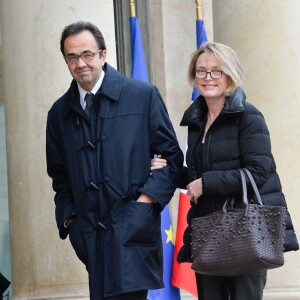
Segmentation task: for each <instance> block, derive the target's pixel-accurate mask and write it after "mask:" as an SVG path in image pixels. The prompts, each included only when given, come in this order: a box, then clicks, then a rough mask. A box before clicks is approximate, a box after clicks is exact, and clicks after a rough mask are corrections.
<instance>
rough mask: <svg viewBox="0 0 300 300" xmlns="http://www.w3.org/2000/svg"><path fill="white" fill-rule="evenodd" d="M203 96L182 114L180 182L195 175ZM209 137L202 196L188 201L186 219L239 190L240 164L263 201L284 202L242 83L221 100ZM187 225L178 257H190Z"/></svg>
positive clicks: (289, 237)
mask: <svg viewBox="0 0 300 300" xmlns="http://www.w3.org/2000/svg"><path fill="white" fill-rule="evenodd" d="M207 110H208V108H207V105H206V102H205V99H204V98H203V97H202V96H200V97H199V98H198V99H197V100H196V101H195V102H194V103H192V105H191V106H190V107H189V108H188V109H187V111H186V112H185V113H184V116H183V119H182V121H181V124H180V125H181V126H188V150H187V154H186V162H187V166H188V167H187V168H185V170H184V174H183V178H182V179H183V180H182V186H183V187H185V186H186V185H187V184H188V183H189V182H191V181H193V180H195V179H197V170H196V169H195V162H194V150H195V146H196V144H197V143H198V142H201V141H200V137H201V135H202V134H201V132H202V131H203V128H204V126H205V121H206V116H207ZM206 139H207V142H206V143H205V144H203V147H204V148H203V154H204V155H203V173H202V184H203V195H202V196H201V198H200V199H199V201H198V204H196V205H194V204H193V205H192V207H191V209H190V210H189V213H188V216H187V219H188V220H187V221H188V224H189V225H190V223H191V219H192V218H194V217H198V216H203V215H206V214H208V213H211V212H213V211H216V210H220V209H221V208H222V206H223V204H224V201H225V199H226V197H227V196H236V195H239V194H240V195H241V193H242V189H241V179H240V175H239V171H238V169H239V168H241V167H246V168H248V169H249V171H250V172H251V174H252V175H253V177H254V180H255V182H256V184H257V186H258V188H259V192H260V194H261V197H262V201H263V203H264V204H266V205H279V206H285V207H286V202H285V198H284V195H283V193H282V190H281V184H280V180H279V177H278V174H277V173H276V165H275V161H274V158H273V155H272V153H271V143H270V135H269V131H268V128H267V126H266V123H265V120H264V117H263V116H262V114H261V113H260V112H259V111H258V109H257V108H255V107H254V106H253V105H251V104H250V103H248V102H246V96H245V94H244V92H243V91H242V89H241V88H237V89H236V90H235V91H234V92H233V93H232V94H231V96H230V97H228V98H227V99H226V101H225V104H224V107H223V109H222V111H221V113H220V114H219V116H218V117H217V119H216V120H215V122H214V123H213V124H212V125H211V127H210V128H209V130H208V132H207V135H206ZM286 225H287V227H286V237H285V244H284V248H285V251H291V250H298V249H299V245H298V242H297V238H296V235H295V232H294V228H293V224H292V221H291V218H290V216H289V215H288V218H287V222H286ZM190 240H191V239H190V227H188V228H187V229H186V231H185V233H184V238H183V242H184V245H183V247H182V248H181V250H180V252H179V255H178V258H177V259H178V261H179V262H184V261H191V249H190Z"/></svg>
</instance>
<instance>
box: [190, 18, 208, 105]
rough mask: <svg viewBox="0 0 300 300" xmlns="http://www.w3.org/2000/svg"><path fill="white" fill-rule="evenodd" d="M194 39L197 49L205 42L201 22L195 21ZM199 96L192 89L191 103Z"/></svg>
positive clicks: (203, 28)
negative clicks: (195, 39) (195, 38)
mask: <svg viewBox="0 0 300 300" xmlns="http://www.w3.org/2000/svg"><path fill="white" fill-rule="evenodd" d="M196 37H197V49H198V48H199V47H200V45H201V44H203V43H205V42H207V36H206V31H205V27H204V22H203V20H196ZM199 96H200V94H199V92H198V90H197V89H196V88H195V87H194V89H193V94H192V101H194V100H196V99H197V98H198V97H199Z"/></svg>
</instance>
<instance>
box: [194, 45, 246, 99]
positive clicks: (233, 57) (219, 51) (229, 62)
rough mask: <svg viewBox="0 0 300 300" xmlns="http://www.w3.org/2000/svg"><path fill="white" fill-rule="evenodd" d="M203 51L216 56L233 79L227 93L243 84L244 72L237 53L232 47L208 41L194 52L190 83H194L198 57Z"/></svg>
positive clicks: (223, 69) (219, 63) (225, 72)
mask: <svg viewBox="0 0 300 300" xmlns="http://www.w3.org/2000/svg"><path fill="white" fill-rule="evenodd" d="M203 53H207V54H210V55H212V56H214V57H215V59H216V60H217V62H218V65H219V67H220V69H221V71H223V73H224V74H226V75H227V76H228V77H229V78H230V79H231V84H230V85H229V86H228V88H227V90H226V91H225V94H226V95H228V94H230V93H231V92H233V91H234V90H235V89H236V88H237V87H238V86H240V85H241V84H242V81H243V75H244V74H243V68H242V66H241V63H240V61H239V59H238V56H237V54H236V53H235V51H234V50H232V49H231V48H230V47H228V46H226V45H223V44H220V43H215V42H206V43H204V44H202V45H201V46H200V47H199V48H198V50H197V51H195V52H194V53H193V54H192V58H191V61H190V65H189V70H188V81H189V83H190V84H193V83H194V80H195V72H196V63H197V60H198V57H199V56H200V55H201V54H203Z"/></svg>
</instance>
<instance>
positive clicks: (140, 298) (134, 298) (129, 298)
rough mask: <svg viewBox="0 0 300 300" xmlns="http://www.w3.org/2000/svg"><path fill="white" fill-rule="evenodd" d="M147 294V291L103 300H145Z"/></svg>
mask: <svg viewBox="0 0 300 300" xmlns="http://www.w3.org/2000/svg"><path fill="white" fill-rule="evenodd" d="M147 294H148V291H138V292H132V293H126V294H121V295H117V296H113V297H109V298H105V300H147Z"/></svg>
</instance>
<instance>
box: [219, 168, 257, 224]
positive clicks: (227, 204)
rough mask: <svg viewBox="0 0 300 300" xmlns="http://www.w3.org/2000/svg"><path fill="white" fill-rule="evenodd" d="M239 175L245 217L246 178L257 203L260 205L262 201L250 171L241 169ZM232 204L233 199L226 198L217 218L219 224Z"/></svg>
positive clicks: (246, 199)
mask: <svg viewBox="0 0 300 300" xmlns="http://www.w3.org/2000/svg"><path fill="white" fill-rule="evenodd" d="M239 172H240V175H241V179H242V190H243V204H244V207H243V209H244V215H247V211H248V205H249V201H248V192H247V183H246V176H247V177H248V178H249V181H250V183H251V186H252V189H253V191H254V194H255V197H256V199H257V201H258V203H259V204H260V205H262V201H261V197H260V194H259V191H258V188H257V186H256V183H255V181H254V179H253V177H252V174H251V173H250V171H249V170H248V169H247V168H242V169H239ZM233 204H234V198H233V199H232V198H230V197H227V198H226V200H225V203H224V205H223V207H222V210H221V213H220V216H219V222H220V223H223V221H224V218H225V216H226V213H227V212H228V207H231V208H232V207H233Z"/></svg>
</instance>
